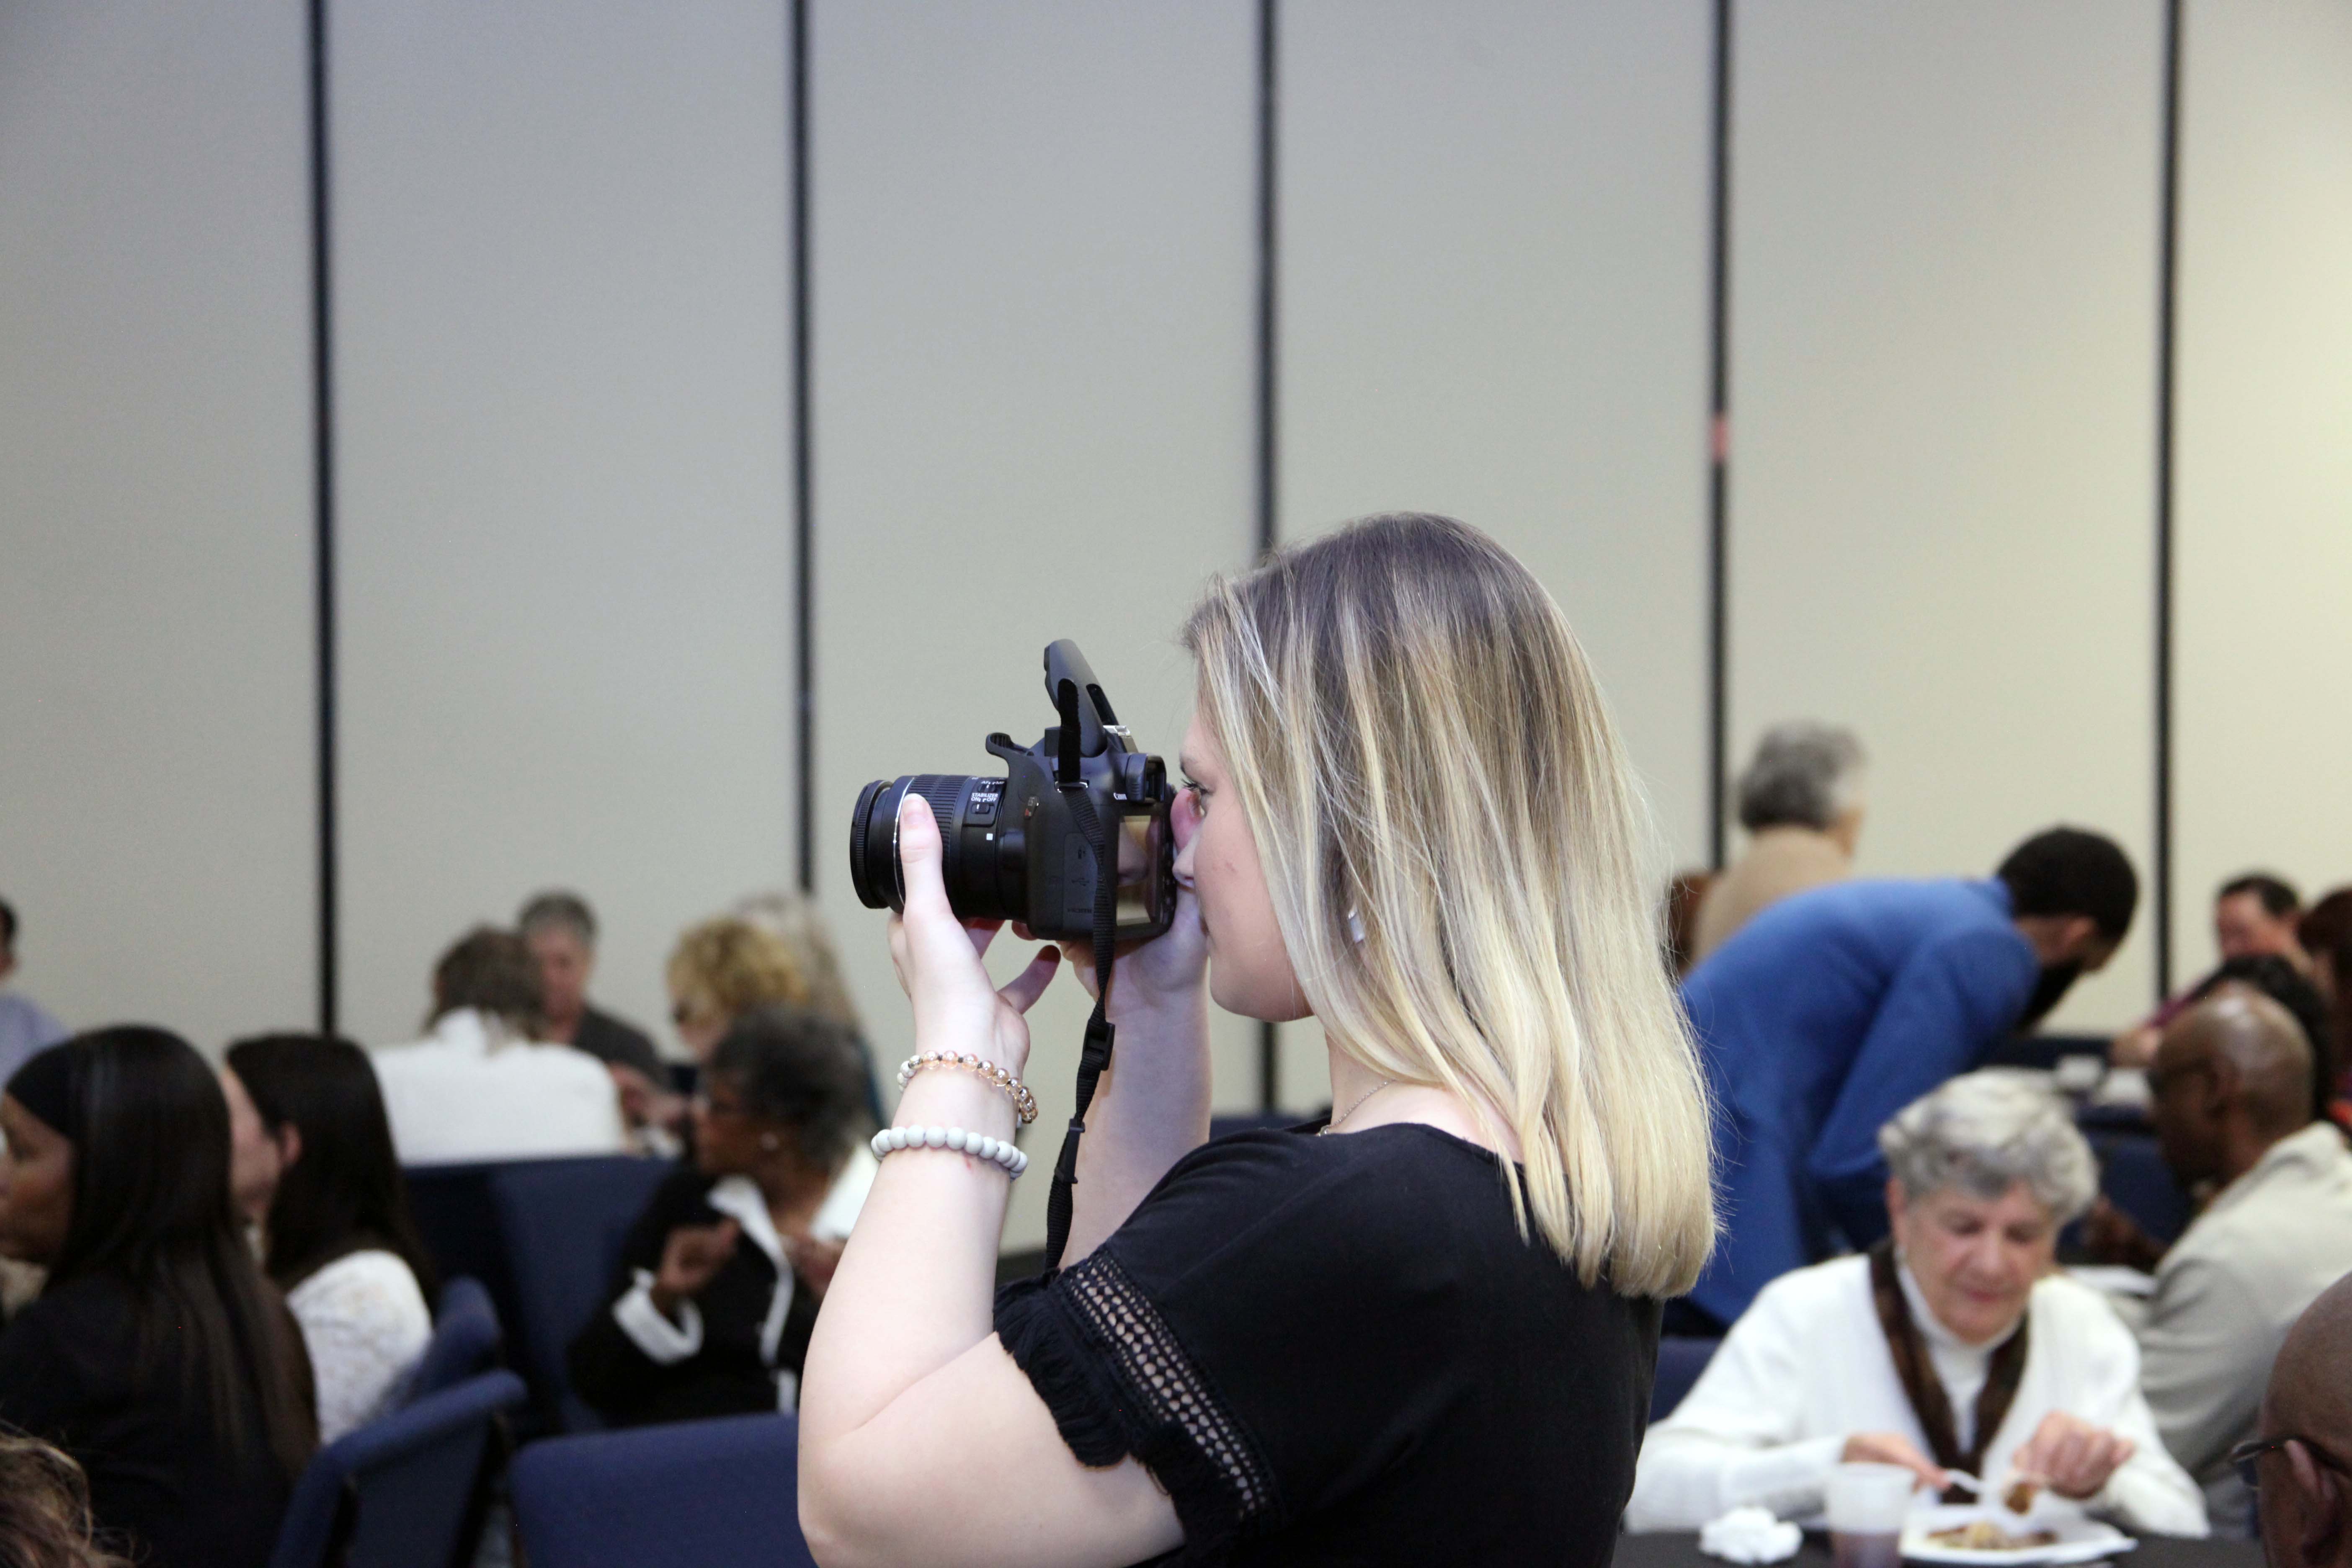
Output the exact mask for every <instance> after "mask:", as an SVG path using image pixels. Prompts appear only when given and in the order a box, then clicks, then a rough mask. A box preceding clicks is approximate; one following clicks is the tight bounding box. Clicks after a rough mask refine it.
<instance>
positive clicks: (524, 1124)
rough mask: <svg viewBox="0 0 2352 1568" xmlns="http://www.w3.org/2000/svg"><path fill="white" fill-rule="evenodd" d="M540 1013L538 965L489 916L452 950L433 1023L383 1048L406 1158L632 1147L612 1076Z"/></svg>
mask: <svg viewBox="0 0 2352 1568" xmlns="http://www.w3.org/2000/svg"><path fill="white" fill-rule="evenodd" d="M539 1015H540V978H539V969H538V966H537V964H536V963H534V962H533V960H532V958H531V955H530V948H529V947H528V946H526V945H525V944H524V942H523V940H522V939H521V938H520V937H519V936H517V935H515V934H513V933H512V932H510V931H493V930H491V929H490V928H488V927H487V926H486V927H482V928H479V929H478V930H476V931H473V932H472V933H471V934H469V935H467V937H465V938H464V939H463V940H461V941H460V942H458V943H457V945H456V946H455V947H452V948H451V949H450V950H449V951H448V952H446V953H445V954H443V955H442V958H441V962H440V963H439V964H438V965H436V967H435V970H434V974H433V1023H432V1031H433V1032H432V1033H431V1034H430V1035H428V1036H426V1037H425V1038H424V1039H422V1040H418V1041H416V1042H415V1043H414V1044H411V1045H405V1046H394V1047H388V1048H386V1049H383V1050H379V1051H377V1052H375V1053H374V1063H375V1074H376V1081H377V1082H378V1083H379V1084H381V1085H382V1086H383V1105H384V1110H385V1112H386V1114H388V1115H389V1116H390V1118H391V1120H392V1142H393V1147H394V1149H395V1150H397V1151H398V1152H399V1154H400V1160H401V1163H403V1164H404V1165H432V1164H453V1163H462V1162H467V1161H475V1160H518V1159H531V1158H545V1157H551V1156H555V1155H562V1154H618V1153H623V1152H626V1150H627V1134H626V1131H625V1128H624V1126H623V1124H622V1121H621V1107H620V1097H619V1094H618V1092H617V1091H616V1090H615V1089H614V1087H613V1079H612V1075H611V1074H610V1073H609V1072H607V1071H606V1070H605V1068H604V1064H603V1063H601V1062H599V1061H597V1060H596V1058H593V1057H591V1056H588V1055H586V1054H584V1053H583V1052H580V1051H575V1050H573V1049H572V1047H569V1046H555V1045H546V1044H541V1043H539V1042H537V1041H536V1040H535V1039H534V1038H533V1036H534V1034H535V1031H536V1027H537V1024H538V1019H539Z"/></svg>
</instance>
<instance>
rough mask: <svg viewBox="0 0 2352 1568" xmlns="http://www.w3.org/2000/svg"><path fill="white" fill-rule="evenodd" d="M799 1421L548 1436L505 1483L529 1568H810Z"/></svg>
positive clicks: (732, 1421)
mask: <svg viewBox="0 0 2352 1568" xmlns="http://www.w3.org/2000/svg"><path fill="white" fill-rule="evenodd" d="M799 1434H800V1427H799V1424H798V1423H797V1422H795V1421H794V1420H793V1417H791V1416H789V1415H737V1416H730V1417H728V1418H726V1419H724V1420H718V1421H682V1422H677V1423H676V1424H674V1425H670V1426H639V1427H635V1428H633V1429H631V1430H629V1431H625V1432H600V1433H593V1434H590V1435H587V1436H577V1437H551V1438H549V1439H548V1440H547V1441H545V1442H542V1443H534V1444H532V1445H531V1446H530V1447H527V1448H525V1449H523V1450H522V1452H521V1453H520V1454H518V1455H516V1456H515V1462H514V1469H513V1472H512V1474H511V1476H510V1478H509V1488H510V1490H511V1493H512V1496H513V1500H514V1513H515V1524H516V1527H517V1528H518V1529H519V1530H520V1531H521V1532H522V1542H523V1551H524V1552H525V1553H526V1554H527V1555H528V1556H529V1558H530V1564H531V1568H611V1565H612V1564H614V1563H627V1564H628V1565H629V1568H672V1565H673V1564H674V1565H676V1568H707V1565H711V1564H724V1563H762V1564H772V1565H773V1568H815V1562H814V1559H813V1558H811V1557H810V1556H809V1552H808V1543H807V1542H805V1541H803V1539H802V1538H801V1521H800V1472H799V1465H800V1445H799Z"/></svg>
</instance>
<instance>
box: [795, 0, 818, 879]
mask: <svg viewBox="0 0 2352 1568" xmlns="http://www.w3.org/2000/svg"><path fill="white" fill-rule="evenodd" d="M792 5H793V16H792V26H793V38H792V54H793V58H792V103H791V105H790V113H791V115H792V143H793V144H792V149H791V155H792V167H793V236H792V246H793V769H794V773H793V801H794V812H795V815H796V826H797V845H798V849H797V854H798V874H799V879H800V888H801V891H803V893H812V892H814V891H815V890H816V634H815V620H816V562H815V523H814V512H813V510H812V508H811V505H810V496H811V490H810V486H809V475H810V464H809V446H810V419H811V410H810V408H809V153H808V142H809V138H808V101H809V90H808V80H809V63H808V0H792Z"/></svg>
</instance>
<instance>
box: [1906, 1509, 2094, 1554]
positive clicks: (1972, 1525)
mask: <svg viewBox="0 0 2352 1568" xmlns="http://www.w3.org/2000/svg"><path fill="white" fill-rule="evenodd" d="M2138 1544H2139V1542H2137V1541H2134V1540H2133V1539H2132V1538H2131V1537H2130V1536H2128V1535H2126V1534H2125V1533H2124V1532H2123V1531H2120V1530H2117V1529H2116V1527H2115V1526H2114V1525H2112V1524H2107V1523H2104V1522H2102V1521H2099V1520H2095V1519H2091V1518H2089V1517H2087V1516H2085V1515H2084V1514H2081V1513H2078V1512H2075V1511H2074V1510H2071V1509H2068V1510H2063V1511H2062V1510H2059V1509H2056V1508H2052V1507H2049V1506H2047V1505H2045V1506H2043V1507H2042V1508H2038V1509H2036V1510H2033V1511H2032V1513H2029V1514H2026V1515H2024V1516H2023V1517H2022V1518H2021V1517H2020V1516H2018V1515H2016V1514H2013V1513H2011V1512H2010V1511H2009V1510H2007V1509H2005V1508H1999V1507H1994V1506H1991V1505H1989V1504H1985V1503H1977V1502H1968V1503H1945V1504H1941V1505H1939V1506H1937V1507H1935V1508H1923V1509H1920V1510H1916V1512H1914V1513H1913V1514H1912V1515H1911V1518H1910V1520H1909V1521H1908V1522H1906V1524H1905V1525H1904V1526H1903V1545H1902V1552H1903V1555H1904V1557H1905V1559H1906V1560H1907V1561H1909V1562H1913V1563H1953V1564H1965V1565H1969V1568H1978V1565H1983V1568H1992V1565H1999V1568H2023V1565H2024V1564H2027V1563H2096V1562H2098V1561H2100V1560H2101V1559H2102V1558H2107V1557H2113V1556H2114V1555H2116V1553H2117V1552H2129V1551H2130V1550H2131V1549H2132V1548H2133V1547H2135V1546H2137V1545H2138Z"/></svg>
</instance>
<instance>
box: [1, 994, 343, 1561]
mask: <svg viewBox="0 0 2352 1568" xmlns="http://www.w3.org/2000/svg"><path fill="white" fill-rule="evenodd" d="M0 1132H5V1134H6V1140H7V1147H6V1152H5V1155H0V1252H5V1254H6V1255H7V1256H9V1257H11V1258H21V1259H23V1260H25V1261H26V1262H31V1263H38V1264H41V1265H43V1266H45V1267H46V1268H47V1269H48V1271H49V1275H48V1281H47V1284H46V1285H44V1286H43V1287H42V1290H41V1295H40V1299H39V1300H37V1301H35V1302H34V1303H33V1304H32V1306H30V1307H28V1308H27V1309H26V1310H25V1312H24V1313H23V1315H22V1316H20V1317H19V1318H17V1320H16V1321H15V1322H14V1323H13V1324H11V1325H10V1327H9V1329H8V1331H7V1333H6V1334H5V1336H0V1422H5V1423H6V1424H7V1425H8V1426H13V1427H16V1428H17V1429H18V1430H20V1431H23V1432H26V1433H28V1434H30V1435H31V1436H37V1437H41V1438H44V1439H46V1440H47V1441H49V1442H53V1443H55V1444H57V1445H58V1447H61V1448H63V1449H64V1450H65V1451H66V1452H67V1453H68V1454H70V1455H71V1456H73V1458H75V1459H77V1460H78V1461H79V1462H80V1464H81V1466H82V1468H84V1469H85V1470H86V1471H87V1472H88V1473H89V1490H90V1503H91V1509H92V1511H93V1512H94V1513H95V1514H96V1515H97V1518H98V1522H99V1527H100V1531H101V1532H103V1533H104V1534H105V1535H106V1536H107V1537H108V1538H109V1539H110V1540H112V1539H127V1541H128V1542H129V1543H130V1544H131V1546H132V1547H133V1548H134V1549H135V1550H134V1555H137V1556H138V1557H139V1560H140V1561H141V1562H142V1563H145V1564H147V1565H149V1568H192V1565H200V1564H210V1563H218V1564H220V1565H221V1568H250V1565H251V1564H253V1563H262V1562H266V1561H267V1560H268V1556H269V1552H270V1548H271V1544H272V1543H273V1542H274V1541H275V1540H276V1538H277V1534H278V1519H279V1516H280V1515H282V1514H283V1513H284V1512H285V1509H286V1500H287V1497H288V1495H289V1492H290V1491H291V1490H292V1488H293V1484H294V1478H295V1476H296V1475H297V1474H298V1473H299V1471H300V1469H301V1468H302V1466H303V1465H304V1464H305V1463H306V1462H307V1461H308V1460H309V1458H310V1452H311V1450H312V1448H313V1447H316V1446H317V1441H318V1426H317V1423H316V1421H315V1419H314V1417H313V1416H312V1414H311V1406H310V1363H309V1360H308V1358H307V1357H306V1356H305V1355H304V1353H303V1350H302V1339H301V1335H300V1333H299V1331H298V1330H297V1329H296V1327H295V1325H294V1320H293V1319H292V1317H291V1316H289V1314H288V1312H287V1310H286V1304H285V1302H284V1301H282V1300H279V1299H278V1292H277V1290H276V1289H274V1288H273V1287H272V1286H271V1285H270V1284H269V1282H268V1280H266V1279H263V1278H262V1277H261V1271H260V1270H259V1269H258V1268H256V1267H255V1265H254V1261H253V1257H252V1254H251V1253H250V1252H248V1251H247V1247H246V1241H245V1233H244V1227H243V1226H242V1225H241V1224H240V1223H239V1222H238V1218H237V1214H236V1205H235V1204H234V1203H233V1202H232V1201H231V1199H230V1196H229V1154H228V1107H227V1105H226V1102H225V1101H224V1100H223V1099H222V1097H221V1090H220V1085H219V1084H218V1083H217V1082H216V1081H215V1079H214V1078H213V1075H212V1070H211V1069H210V1068H207V1067H206V1066H205V1062H204V1058H201V1057H199V1056H198V1055H196V1053H195V1051H194V1048H193V1047H190V1046H189V1045H188V1043H187V1042H186V1041H185V1040H183V1039H181V1038H180V1037H178V1036H176V1035H173V1034H168V1033H166V1032H165V1031H163V1030H162V1029H156V1028H148V1027H143V1026H136V1025H125V1026H117V1027H114V1028H110V1029H99V1030H94V1031H92V1032H90V1033H89V1034H85V1035H78V1036H76V1037H74V1038H72V1039H70V1040H68V1041H66V1042H65V1043H64V1044H63V1045H59V1046H56V1047H51V1048H50V1049H48V1050H46V1051H44V1052H42V1053H41V1054H40V1055H38V1056H37V1057H35V1058H32V1059H31V1060H30V1061H28V1062H26V1064H25V1065H24V1066H23V1067H21V1068H18V1069H17V1070H16V1075H15V1076H14V1077H13V1078H11V1079H9V1080H8V1084H7V1089H6V1091H5V1095H0Z"/></svg>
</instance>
